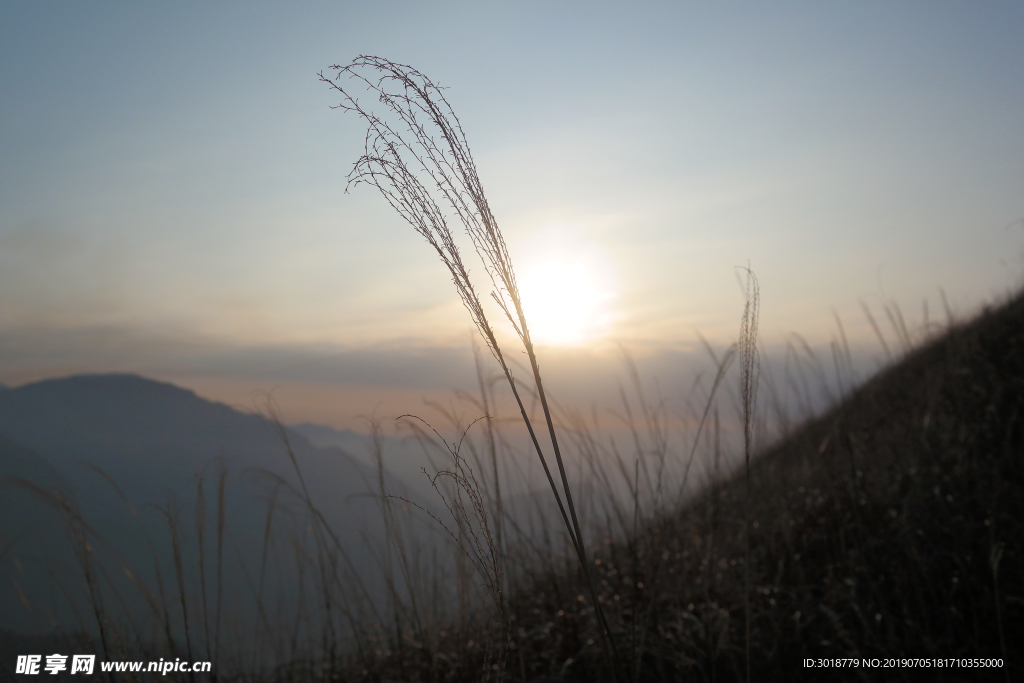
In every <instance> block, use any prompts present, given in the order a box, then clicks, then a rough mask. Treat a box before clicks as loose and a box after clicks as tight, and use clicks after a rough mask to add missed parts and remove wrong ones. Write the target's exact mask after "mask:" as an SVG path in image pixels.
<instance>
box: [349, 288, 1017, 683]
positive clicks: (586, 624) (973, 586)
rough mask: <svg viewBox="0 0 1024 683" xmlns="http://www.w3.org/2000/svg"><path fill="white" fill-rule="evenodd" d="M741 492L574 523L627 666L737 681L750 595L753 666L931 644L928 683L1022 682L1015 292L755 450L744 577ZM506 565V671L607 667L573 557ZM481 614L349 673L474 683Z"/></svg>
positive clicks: (882, 660)
mask: <svg viewBox="0 0 1024 683" xmlns="http://www.w3.org/2000/svg"><path fill="white" fill-rule="evenodd" d="M745 491H746V484H745V481H744V475H743V472H742V471H741V472H739V473H738V474H737V475H736V476H734V477H733V478H731V479H729V480H727V481H723V482H722V483H720V484H718V485H716V486H714V487H712V488H710V489H709V490H707V491H706V492H705V493H704V494H703V495H701V496H699V497H698V498H697V499H696V500H695V501H693V502H692V503H689V504H687V505H686V507H685V508H684V509H683V510H682V511H680V512H679V513H676V514H672V515H668V516H661V517H660V518H658V519H657V520H656V521H654V522H653V523H650V524H646V525H641V527H640V530H639V532H638V533H637V534H636V536H635V537H633V538H629V539H628V540H627V541H626V542H615V541H610V540H603V539H601V536H600V535H596V534H593V533H591V534H589V537H590V542H591V543H592V544H593V545H594V547H593V553H594V555H593V560H592V561H593V562H594V563H595V564H594V566H593V568H594V572H595V576H596V578H597V580H598V582H599V585H600V589H599V590H600V591H601V595H600V599H601V602H602V603H603V606H604V609H605V612H606V614H607V615H608V619H609V621H610V623H611V627H612V631H613V633H614V635H615V639H616V646H617V649H618V651H619V654H620V657H621V659H622V661H623V662H624V666H625V668H626V669H627V670H628V676H627V678H628V680H631V681H632V680H636V681H677V680H686V681H741V680H746V665H747V654H746V637H745V609H746V605H745V603H746V600H745V597H746V595H749V609H750V648H749V659H750V672H751V680H755V681H760V680H787V681H802V680H806V681H818V680H870V681H876V680H919V679H920V677H921V674H922V672H921V671H914V670H912V669H910V668H903V667H904V666H906V664H907V663H906V662H899V661H897V660H899V659H902V658H943V662H942V663H943V664H944V666H942V667H940V668H936V662H935V660H934V659H929V660H928V661H925V662H923V664H924V665H929V666H930V670H929V671H927V672H925V673H926V677H927V678H928V679H929V680H936V681H939V680H945V681H976V680H992V681H1004V680H1022V679H1024V296H1017V297H1016V298H1014V299H1013V300H1012V301H1009V302H1008V303H1007V304H1005V305H1003V306H1001V307H999V308H998V309H994V310H986V311H985V312H984V313H983V314H982V315H980V316H979V317H978V318H977V319H976V320H974V321H973V322H971V323H970V324H967V325H962V326H958V327H956V328H954V329H951V330H950V331H948V332H947V333H945V334H944V335H942V336H941V338H938V339H936V340H934V341H932V342H930V343H928V344H926V345H924V346H922V347H921V348H919V349H917V350H915V351H913V352H912V353H910V354H908V355H907V357H905V358H904V359H903V360H902V361H901V362H899V363H898V364H896V365H894V366H892V367H890V368H888V369H886V370H884V371H883V372H881V373H879V375H878V376H876V377H875V378H873V379H872V380H870V381H868V382H867V383H865V384H864V385H863V386H861V387H860V388H859V389H857V390H856V391H855V392H853V393H852V394H851V395H850V396H848V397H847V398H846V399H845V400H844V401H843V402H842V403H841V404H840V405H838V406H836V407H835V408H834V409H832V410H831V411H829V412H828V413H827V414H825V415H823V416H822V417H820V418H818V419H815V420H813V421H811V422H810V423H808V424H806V425H804V426H803V427H801V428H800V429H798V430H796V431H795V432H794V433H793V434H792V435H791V436H790V437H788V438H786V439H785V440H783V441H782V442H781V443H778V444H777V445H775V446H773V447H771V448H770V449H768V450H767V451H766V452H764V453H762V454H761V455H760V456H759V457H757V458H756V459H755V460H754V462H753V464H752V468H751V473H750V498H749V505H750V517H749V519H750V544H751V551H750V571H749V586H750V590H749V592H747V591H745V585H746V579H745V572H744V565H745V546H744V527H745V521H744V520H745V513H744V509H745V501H746V493H745ZM516 570H517V571H516V574H517V575H518V576H519V577H520V578H519V580H518V581H517V582H516V583H515V584H514V585H513V586H511V590H510V591H509V592H510V599H511V607H510V609H509V614H510V620H509V621H508V622H507V626H508V630H507V631H505V630H504V629H497V630H496V631H494V632H495V633H499V632H501V633H507V634H508V644H509V646H508V649H507V659H506V660H505V661H504V662H501V667H500V668H502V669H504V670H505V671H506V674H505V680H515V681H519V680H523V681H547V680H552V681H553V680H570V681H606V680H611V677H610V676H609V672H608V670H607V667H606V666H605V659H604V658H603V656H602V654H601V650H600V646H599V643H600V637H599V633H598V631H597V627H596V624H595V619H594V616H593V609H592V607H591V606H590V605H589V604H588V601H589V599H588V598H585V595H586V593H587V591H586V590H585V589H584V588H583V583H582V579H581V576H580V573H579V570H578V568H576V567H574V566H573V565H572V563H570V564H568V565H560V567H552V563H548V564H545V565H543V566H536V565H534V566H532V567H531V566H526V565H525V563H523V564H520V565H519V566H517V567H516ZM489 619H490V618H484V617H483V616H481V617H480V618H479V619H478V620H477V621H476V622H475V623H476V627H475V630H473V631H470V632H468V633H467V632H464V631H461V630H460V631H457V632H456V633H454V634H452V635H451V636H449V637H448V638H445V639H440V640H439V641H438V642H437V643H436V644H434V645H433V646H432V648H431V651H430V652H429V654H430V657H425V656H423V654H422V653H419V654H417V655H416V657H415V658H414V659H412V660H410V659H409V657H408V656H407V657H405V658H403V659H402V660H401V661H397V660H396V659H395V658H394V657H392V658H384V659H381V660H379V661H378V662H377V663H376V664H375V666H374V667H369V668H368V673H367V675H366V678H365V679H362V678H361V676H360V675H354V676H353V678H352V679H353V680H386V679H388V677H389V676H391V675H398V673H397V672H399V671H401V676H402V677H403V680H466V681H469V680H481V679H482V678H483V676H484V673H485V671H486V670H487V669H490V668H491V667H492V665H494V664H493V663H494V662H495V661H500V657H499V659H498V660H496V659H494V656H495V653H497V652H501V650H502V649H503V648H502V647H501V646H500V643H501V642H502V641H504V640H505V638H504V637H493V636H492V640H491V641H490V647H481V642H480V641H481V638H480V636H481V634H482V633H483V632H482V631H481V630H480V626H481V625H483V624H487V623H493V622H491V621H489ZM474 639H475V642H474ZM485 652H489V653H490V657H491V658H490V659H488V658H487V655H485ZM818 658H851V659H848V660H847V662H846V663H847V665H849V664H851V663H852V658H856V662H857V664H858V666H857V667H856V668H844V669H842V670H835V669H833V670H830V671H828V672H823V671H818V670H815V669H814V668H809V667H806V666H805V664H804V662H805V660H806V659H815V660H817V659H818ZM893 658H897V660H894V659H893ZM949 658H965V659H967V660H970V661H965V662H964V663H963V665H962V666H951V663H950V662H949V661H948V659H949ZM977 658H984V659H997V660H999V659H1001V660H1003V664H1004V666H1005V668H984V667H979V666H978V664H979V662H978V660H977ZM865 659H867V660H872V659H876V660H878V662H877V668H866V667H864V666H862V665H864V664H865V663H866V662H865ZM894 662H895V663H896V664H897V666H896V667H894V668H886V665H887V664H888V665H890V667H891V665H892V664H893V663H894ZM917 664H919V665H920V664H922V662H920V661H919V662H917ZM361 666H365V663H361ZM399 666H400V667H401V668H400V669H399V668H398V667H399Z"/></svg>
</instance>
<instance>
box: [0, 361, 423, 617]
mask: <svg viewBox="0 0 1024 683" xmlns="http://www.w3.org/2000/svg"><path fill="white" fill-rule="evenodd" d="M285 440H287V443H288V445H289V446H290V449H291V453H292V454H293V455H294V458H295V462H296V463H297V464H298V466H299V469H300V470H301V473H302V481H301V482H300V480H299V478H298V476H297V475H296V468H295V466H294V464H293V463H292V461H291V459H290V457H289V455H288V449H287V448H286V447H285ZM361 440H362V441H363V443H361ZM365 440H366V437H360V436H359V435H357V434H355V433H353V432H347V433H346V432H336V431H334V430H330V429H329V428H326V427H319V426H316V425H302V426H301V427H299V428H294V429H288V428H282V427H280V426H279V425H277V424H275V423H274V422H273V421H271V420H269V419H267V418H265V417H262V416H259V415H251V414H245V413H242V412H239V411H237V410H235V409H233V408H231V407H229V406H227V405H224V404H220V403H214V402H211V401H207V400H205V399H202V398H200V397H198V396H197V395H196V394H195V393H193V392H192V391H189V390H186V389H181V388H179V387H175V386H172V385H170V384H165V383H161V382H156V381H153V380H150V379H146V378H143V377H139V376H137V375H126V374H115V375H82V376H75V377H67V378H63V379H52V380H46V381H41V382H36V383H33V384H28V385H24V386H20V387H17V388H6V389H5V390H3V391H0V628H4V629H10V630H17V631H21V632H45V631H47V630H50V629H52V628H53V627H54V625H57V626H58V628H59V629H64V630H72V629H79V628H86V629H88V628H89V624H90V621H95V619H94V617H93V615H92V614H91V613H90V607H91V606H90V604H89V603H90V598H89V595H88V586H87V585H86V584H87V581H86V580H85V576H86V573H85V570H84V567H86V566H87V565H88V564H89V563H92V566H93V571H94V573H95V576H96V577H98V578H95V580H96V581H98V582H100V583H103V584H109V587H110V590H107V591H106V593H107V594H108V595H117V596H120V597H119V598H118V600H119V601H121V602H123V603H124V604H121V605H111V604H107V605H105V608H106V609H110V610H114V609H115V608H116V609H118V610H121V611H123V612H124V614H126V615H129V616H131V617H133V618H143V617H144V616H145V613H146V611H147V609H149V610H150V611H152V609H151V608H147V607H146V606H145V604H144V603H145V602H146V598H145V597H144V596H145V594H146V592H147V591H148V592H149V594H150V598H151V599H153V600H156V599H157V597H159V596H158V594H173V591H174V590H176V589H175V588H174V586H175V585H176V582H177V578H176V576H177V575H176V568H175V562H174V557H173V556H174V552H173V550H174V546H175V538H174V535H175V534H177V536H178V538H177V545H178V547H179V553H180V556H181V558H182V562H181V565H182V566H184V567H185V570H184V574H185V576H184V578H183V581H184V582H185V583H186V584H188V587H189V590H190V592H192V591H193V590H194V591H195V593H197V594H198V593H199V592H200V591H199V590H196V587H197V585H198V584H200V583H201V579H202V577H200V576H199V571H198V570H197V569H195V568H196V567H198V566H203V563H202V562H201V561H200V560H205V568H206V569H205V580H206V581H207V583H209V584H210V585H211V586H212V585H213V575H214V573H215V567H216V563H215V561H214V559H213V558H214V557H215V556H216V554H217V552H218V548H217V540H216V539H217V525H218V520H219V517H220V512H219V510H220V509H221V506H223V511H224V520H225V523H224V529H225V532H224V537H223V545H222V547H221V548H220V550H222V551H223V553H222V557H223V558H225V559H224V563H225V564H224V566H225V570H224V572H225V575H230V579H231V584H232V585H231V586H228V584H227V583H225V589H224V591H225V599H227V595H228V592H229V590H232V589H234V590H236V591H237V592H239V595H237V596H236V597H237V598H238V602H239V604H243V603H244V604H255V602H256V601H254V600H253V599H252V598H253V595H252V593H253V592H254V591H256V590H257V588H254V587H253V586H255V585H256V583H257V582H256V578H255V577H257V575H258V574H259V573H260V571H262V570H261V569H260V567H266V566H267V565H268V564H274V566H275V567H276V569H275V570H274V571H275V572H276V574H274V576H276V577H277V583H276V584H274V583H273V581H270V580H268V582H267V583H266V584H264V583H263V581H262V578H260V582H259V589H260V590H267V591H270V590H271V588H272V584H273V585H276V586H277V587H282V586H288V585H290V584H291V583H292V581H290V579H289V577H290V576H291V574H290V572H291V570H290V569H288V566H289V553H294V552H295V550H294V547H298V545H297V544H298V543H300V541H301V538H300V537H301V534H302V530H303V528H305V529H306V530H307V531H308V530H309V529H310V523H309V519H311V517H310V512H309V506H308V505H307V504H306V503H304V502H303V496H302V494H301V493H300V492H301V491H302V490H303V484H304V485H305V487H306V488H307V490H308V493H309V496H310V499H311V500H312V502H313V503H314V505H315V506H316V508H317V510H318V511H319V512H320V513H322V515H323V517H324V519H325V520H326V521H327V522H329V523H330V525H331V527H332V529H333V530H334V532H335V533H336V534H337V538H338V539H339V543H340V545H341V546H343V547H344V549H345V552H346V553H348V554H349V556H350V559H351V562H352V567H353V568H354V569H356V570H358V571H360V572H361V573H362V574H363V575H365V576H367V577H369V578H368V579H367V586H368V587H367V591H368V592H369V593H372V594H374V595H375V596H377V597H379V595H380V590H381V588H380V586H379V585H377V584H375V583H374V576H375V575H379V574H380V571H379V566H378V563H377V561H375V559H374V554H375V552H376V554H377V556H380V555H381V552H380V549H381V548H382V545H381V539H382V537H383V533H384V532H383V526H382V524H383V523H382V521H381V516H380V514H379V511H378V508H377V504H378V499H375V498H374V497H372V496H367V495H365V494H366V492H367V491H368V490H371V489H376V487H377V486H378V485H379V483H378V474H379V473H378V470H377V467H376V465H374V464H373V463H372V461H371V459H370V457H369V455H368V453H367V450H366V448H365ZM388 445H389V446H393V445H394V444H391V443H389V444H388ZM339 446H341V447H339ZM360 446H362V448H360ZM349 449H351V450H353V451H356V452H357V453H358V455H352V454H350V453H349V452H348V451H349ZM222 471H223V472H224V475H223V480H224V486H223V491H224V493H223V496H221V494H220V493H219V488H220V481H221V478H222V474H221V473H222ZM383 477H384V481H385V485H386V486H387V488H388V490H389V492H395V493H404V494H405V495H412V496H413V497H414V498H416V499H420V500H430V499H431V493H430V492H429V491H426V490H423V489H424V482H421V481H418V480H414V481H408V482H407V481H403V480H402V479H401V478H400V477H396V476H395V475H393V474H392V473H391V472H389V471H387V470H385V471H384V472H383ZM268 519H269V520H270V521H269V522H268ZM76 520H80V521H81V524H79V525H78V526H76V523H77V522H76ZM268 528H269V529H270V530H271V534H272V536H270V537H268V536H267V534H266V531H267V529H268ZM76 529H79V530H84V531H82V536H81V538H84V539H85V541H86V543H85V544H84V545H83V544H82V543H78V544H77V545H76V540H75V538H76V537H75V533H76V531H75V530H76ZM200 537H202V543H200ZM268 538H271V539H272V540H270V541H268V540H267V539H268ZM289 543H290V544H291V546H289ZM82 547H87V548H88V549H87V551H86V558H87V559H86V561H85V562H83V559H82V556H81V553H79V554H76V552H75V551H76V549H79V550H81V548H82ZM268 558H269V559H268ZM292 563H293V564H294V561H292ZM267 573H268V576H269V575H270V574H272V573H273V572H270V571H269V570H268V572H267ZM243 577H245V581H243V580H242V579H243ZM246 581H248V582H249V584H251V585H249V584H246ZM140 585H142V586H143V587H144V589H140V588H139V586H140ZM246 592H248V593H249V594H248V595H242V594H243V593H246ZM133 595H134V596H137V597H135V598H133V597H132V596H133ZM154 596H157V597H154ZM160 599H162V600H165V601H166V598H160ZM211 599H212V598H211ZM109 602H110V600H109V598H108V603H109ZM245 609H246V608H241V607H239V608H237V609H236V618H237V619H239V620H241V621H243V622H244V621H245V619H246V618H247V617H246V616H245V614H244V612H245ZM250 616H251V615H250Z"/></svg>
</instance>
